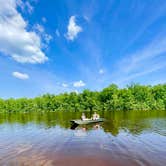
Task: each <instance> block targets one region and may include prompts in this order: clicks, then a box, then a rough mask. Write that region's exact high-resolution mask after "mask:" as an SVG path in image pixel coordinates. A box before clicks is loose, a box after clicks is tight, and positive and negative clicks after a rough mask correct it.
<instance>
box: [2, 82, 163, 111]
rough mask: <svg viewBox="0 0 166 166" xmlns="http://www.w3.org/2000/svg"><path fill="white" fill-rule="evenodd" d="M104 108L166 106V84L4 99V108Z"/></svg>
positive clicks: (151, 107)
mask: <svg viewBox="0 0 166 166" xmlns="http://www.w3.org/2000/svg"><path fill="white" fill-rule="evenodd" d="M102 110H107V111H111V110H166V84H159V85H155V86H149V85H148V86H144V85H139V84H132V85H130V86H127V87H126V88H122V89H120V88H118V86H117V85H115V84H111V85H110V86H108V87H107V88H104V89H103V90H102V91H100V92H98V91H90V90H84V91H83V92H82V93H79V94H77V93H76V92H71V93H63V94H59V95H52V94H45V95H43V96H39V97H36V98H33V99H29V98H20V99H13V98H11V99H7V100H3V99H0V112H31V111H40V112H45V111H102Z"/></svg>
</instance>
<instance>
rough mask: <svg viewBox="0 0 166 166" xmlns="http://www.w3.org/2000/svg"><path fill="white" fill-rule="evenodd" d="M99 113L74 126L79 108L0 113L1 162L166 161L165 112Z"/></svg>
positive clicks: (28, 163)
mask: <svg viewBox="0 0 166 166" xmlns="http://www.w3.org/2000/svg"><path fill="white" fill-rule="evenodd" d="M99 114H100V116H101V117H103V118H105V119H106V121H105V122H102V123H96V124H90V125H79V126H76V127H75V130H72V129H70V128H71V123H70V120H71V119H79V118H80V116H81V113H79V112H77V113H76V112H48V113H15V114H0V165H58V166H61V165H72V166H73V165H80V163H82V164H83V165H89V164H90V165H97V164H98V165H102V166H104V165H124V163H125V165H166V162H165V155H166V139H165V138H166V112H165V111H151V112H144V111H131V112H130V111H128V112H121V111H120V112H99ZM86 116H87V117H88V116H90V114H89V113H87V115H86ZM87 161H88V162H87ZM66 163H67V164H66ZM68 163H70V164H68Z"/></svg>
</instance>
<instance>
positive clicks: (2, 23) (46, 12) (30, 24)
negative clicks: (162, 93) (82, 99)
mask: <svg viewBox="0 0 166 166" xmlns="http://www.w3.org/2000/svg"><path fill="white" fill-rule="evenodd" d="M165 20H166V1H165V0H107V1H106V0H102V1H101V0H79V1H78V0H54V1H46V0H29V1H28V0H27V1H23V0H0V97H1V98H10V97H16V98H17V97H34V96H37V95H42V94H44V93H55V94H58V93H63V92H70V91H76V92H81V91H82V90H83V89H90V90H101V89H102V88H104V87H106V86H108V85H109V84H111V83H116V84H117V85H118V86H119V87H124V86H126V85H128V84H131V83H133V82H135V83H140V84H152V85H154V84H158V83H165V82H166V74H165V73H166V55H165V53H166V21H165Z"/></svg>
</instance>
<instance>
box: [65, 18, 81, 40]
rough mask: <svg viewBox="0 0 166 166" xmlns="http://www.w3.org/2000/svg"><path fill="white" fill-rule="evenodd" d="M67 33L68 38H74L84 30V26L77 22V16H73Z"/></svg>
mask: <svg viewBox="0 0 166 166" xmlns="http://www.w3.org/2000/svg"><path fill="white" fill-rule="evenodd" d="M67 30H68V31H67V34H66V35H65V36H66V38H67V39H68V40H72V41H73V40H74V39H75V38H76V37H77V35H78V33H80V32H82V27H81V26H79V25H77V24H76V17H75V16H71V17H70V19H69V24H68V27H67Z"/></svg>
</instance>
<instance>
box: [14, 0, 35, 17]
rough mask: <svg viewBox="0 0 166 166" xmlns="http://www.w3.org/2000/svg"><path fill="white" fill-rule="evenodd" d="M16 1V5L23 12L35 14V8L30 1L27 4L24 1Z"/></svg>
mask: <svg viewBox="0 0 166 166" xmlns="http://www.w3.org/2000/svg"><path fill="white" fill-rule="evenodd" d="M15 1H16V4H17V5H18V6H19V7H20V8H21V10H22V11H23V12H25V11H27V12H28V13H30V14H31V13H32V12H33V10H34V8H33V6H32V5H31V4H30V2H29V1H25V2H23V1H22V0H15Z"/></svg>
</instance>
